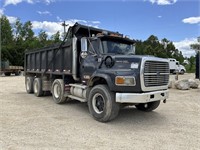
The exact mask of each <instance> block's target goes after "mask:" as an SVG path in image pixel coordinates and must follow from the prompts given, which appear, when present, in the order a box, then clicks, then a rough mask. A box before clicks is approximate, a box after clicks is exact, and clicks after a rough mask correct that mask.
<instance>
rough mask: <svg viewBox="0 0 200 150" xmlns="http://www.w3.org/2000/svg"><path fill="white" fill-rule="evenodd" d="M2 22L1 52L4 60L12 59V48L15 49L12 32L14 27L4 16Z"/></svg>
mask: <svg viewBox="0 0 200 150" xmlns="http://www.w3.org/2000/svg"><path fill="white" fill-rule="evenodd" d="M0 24H1V41H0V42H1V52H2V53H1V54H2V56H1V57H2V60H3V61H5V60H10V59H11V58H12V57H13V56H12V49H13V43H14V42H13V34H12V31H13V30H12V27H11V24H10V22H9V20H8V19H7V18H6V17H5V16H2V17H1V18H0Z"/></svg>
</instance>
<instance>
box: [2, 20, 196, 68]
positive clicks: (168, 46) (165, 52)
mask: <svg viewBox="0 0 200 150" xmlns="http://www.w3.org/2000/svg"><path fill="white" fill-rule="evenodd" d="M0 23H1V40H0V42H1V57H2V61H6V60H8V61H9V62H10V64H12V65H21V66H23V64H24V53H25V51H26V50H31V49H36V48H41V47H44V46H48V45H52V44H55V43H59V42H61V39H62V34H61V33H60V32H59V31H58V32H57V33H55V34H53V35H52V36H51V37H49V36H48V34H47V33H46V32H45V31H44V30H41V31H40V32H39V33H38V35H36V34H35V33H34V31H33V28H32V23H31V21H27V22H25V23H22V22H21V21H20V20H17V21H16V22H15V23H14V24H11V23H10V22H9V20H8V18H7V17H6V16H1V18H0ZM136 54H139V55H153V56H157V57H162V58H175V59H176V60H178V61H179V62H180V63H183V61H184V59H186V58H184V57H183V55H182V52H181V51H179V50H178V49H176V47H175V46H174V44H173V42H172V41H170V40H168V39H166V38H164V39H162V40H159V39H158V37H157V36H155V35H151V36H149V38H148V39H147V40H145V41H142V40H136ZM191 60H192V61H193V58H192V59H191ZM194 61H195V60H194Z"/></svg>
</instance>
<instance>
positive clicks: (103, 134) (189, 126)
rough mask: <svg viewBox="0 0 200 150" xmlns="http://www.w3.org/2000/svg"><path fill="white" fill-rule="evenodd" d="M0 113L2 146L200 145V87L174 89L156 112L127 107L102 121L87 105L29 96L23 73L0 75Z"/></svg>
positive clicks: (142, 148)
mask: <svg viewBox="0 0 200 150" xmlns="http://www.w3.org/2000/svg"><path fill="white" fill-rule="evenodd" d="M171 78H172V79H174V76H171ZM181 78H194V74H185V75H181V76H179V79H181ZM0 113H1V116H0V134H1V135H0V141H1V143H0V149H2V150H7V149H8V150H13V149H19V150H23V149H24V150H29V149H42V150H43V149H52V150H54V149H58V150H59V149H65V150H69V149H75V150H76V149H77V150H82V149H83V150H85V149H87V150H90V149H91V150H93V149H102V150H109V149H111V150H112V149H113V150H116V149H125V150H137V149H139V150H150V149H153V150H160V149H162V150H176V149H179V150H197V149H198V150H199V149H200V89H191V90H188V91H180V90H175V89H170V96H169V99H168V100H167V103H166V104H164V103H161V105H160V106H159V107H158V108H157V109H156V110H155V111H153V112H150V113H144V112H141V111H138V110H136V109H135V108H134V107H128V108H125V109H122V110H121V111H120V114H119V116H118V117H117V118H116V119H115V120H113V121H111V122H109V123H100V122H97V121H95V120H94V119H93V118H92V117H91V116H90V114H89V111H88V107H87V105H86V104H85V103H80V102H76V101H72V102H70V103H67V104H63V105H57V104H55V103H54V102H53V100H52V98H51V96H46V97H41V98H38V97H35V96H34V95H32V94H27V93H26V91H25V86H24V77H23V76H18V77H15V76H10V77H0Z"/></svg>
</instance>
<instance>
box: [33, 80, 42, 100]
mask: <svg viewBox="0 0 200 150" xmlns="http://www.w3.org/2000/svg"><path fill="white" fill-rule="evenodd" d="M33 91H34V94H35V96H37V97H40V96H42V95H43V91H42V80H41V78H35V79H34V82H33Z"/></svg>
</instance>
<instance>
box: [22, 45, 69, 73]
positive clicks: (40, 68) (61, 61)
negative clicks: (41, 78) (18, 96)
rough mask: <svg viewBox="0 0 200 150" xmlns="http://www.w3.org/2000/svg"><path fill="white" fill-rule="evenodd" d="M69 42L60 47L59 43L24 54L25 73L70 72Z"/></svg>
mask: <svg viewBox="0 0 200 150" xmlns="http://www.w3.org/2000/svg"><path fill="white" fill-rule="evenodd" d="M71 47H72V45H71V42H68V43H66V44H65V45H63V46H62V47H61V48H60V47H59V45H57V46H53V47H50V48H44V49H41V50H38V51H37V50H36V51H32V52H27V53H26V54H25V57H26V59H25V60H26V61H25V69H26V72H27V73H47V74H49V73H51V74H71V73H72V72H71V71H72V69H71V68H72V63H71V62H72V51H71Z"/></svg>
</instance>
